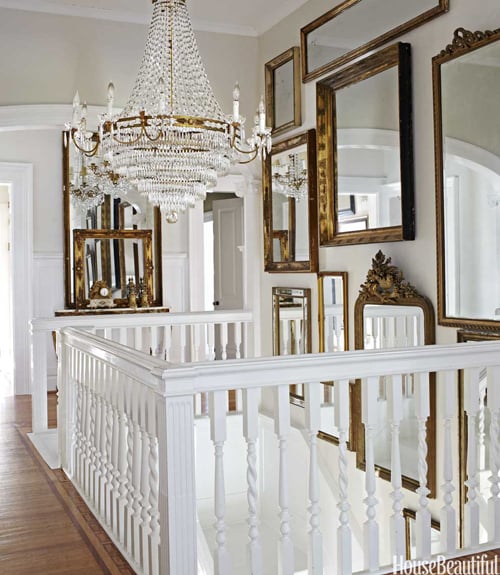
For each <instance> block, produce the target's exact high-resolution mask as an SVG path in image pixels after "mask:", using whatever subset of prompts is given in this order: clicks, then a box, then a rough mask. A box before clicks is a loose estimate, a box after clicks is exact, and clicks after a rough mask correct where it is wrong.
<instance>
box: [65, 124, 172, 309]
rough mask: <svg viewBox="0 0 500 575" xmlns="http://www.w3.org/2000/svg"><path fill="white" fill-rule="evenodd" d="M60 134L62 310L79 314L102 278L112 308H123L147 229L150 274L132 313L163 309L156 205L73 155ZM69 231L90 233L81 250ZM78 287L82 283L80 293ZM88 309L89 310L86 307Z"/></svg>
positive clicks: (138, 273) (140, 274)
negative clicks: (144, 295) (141, 304)
mask: <svg viewBox="0 0 500 575" xmlns="http://www.w3.org/2000/svg"><path fill="white" fill-rule="evenodd" d="M62 136H63V138H62V143H63V217H64V287H65V289H64V293H65V298H64V301H65V308H66V310H75V309H78V310H79V312H82V309H85V307H86V305H85V304H83V303H82V302H84V301H86V300H88V292H89V291H90V289H91V288H92V285H93V284H94V283H96V282H103V281H104V282H105V283H106V285H107V287H108V288H109V289H110V290H111V291H112V292H113V299H114V300H115V305H114V308H119V307H126V306H127V303H126V302H127V297H126V294H127V282H128V280H129V279H130V278H131V277H133V278H134V285H135V288H136V289H137V292H138V291H139V284H140V283H141V279H142V280H144V275H145V273H144V269H143V266H141V258H142V253H143V247H144V246H143V244H142V242H143V239H142V238H143V237H144V233H145V232H148V233H149V235H150V236H151V243H150V248H148V254H149V255H148V258H150V259H151V262H152V268H151V276H150V278H148V281H147V284H148V298H147V299H148V302H149V305H148V306H147V307H144V308H141V309H139V310H137V311H141V312H145V311H168V310H167V309H166V308H161V307H160V306H161V305H162V265H161V264H162V262H161V216H160V210H159V208H155V207H153V206H152V205H151V204H150V203H149V202H148V201H147V200H146V198H144V197H143V196H142V195H141V194H139V192H138V191H137V190H135V189H134V188H132V187H130V186H126V185H124V184H122V182H119V181H118V180H114V179H113V173H112V172H108V173H104V172H105V170H103V166H102V165H99V164H98V161H97V160H96V158H94V157H91V158H87V157H86V156H84V155H82V154H81V153H79V152H78V150H77V149H76V147H75V145H74V144H73V143H72V141H71V138H70V137H69V132H63V135H62ZM108 174H110V175H111V176H108ZM75 230H79V232H76V233H77V234H78V233H81V234H87V235H89V237H92V240H87V241H86V243H85V246H84V253H83V254H81V253H79V254H77V253H76V252H77V251H78V249H77V247H76V246H75V242H74V234H75ZM98 232H100V234H99V233H98ZM103 233H104V236H103ZM95 234H97V235H95ZM94 236H95V237H94ZM108 236H110V237H108ZM125 236H126V238H125ZM135 236H137V237H135ZM79 237H80V236H79ZM123 238H125V239H123ZM129 244H130V245H129ZM148 245H149V244H148ZM80 247H81V246H78V248H80ZM77 255H78V261H79V262H80V263H79V264H78V265H76V260H77V257H76V256H77ZM82 286H86V287H85V289H86V290H87V291H86V293H84V292H85V289H84V287H82ZM77 292H78V293H77ZM82 294H84V295H82ZM88 311H89V313H92V312H93V310H92V309H89V310H88ZM100 311H101V312H102V311H105V310H100ZM114 311H117V310H116V309H114ZM64 313H71V311H70V312H62V311H61V312H57V314H58V315H61V314H64Z"/></svg>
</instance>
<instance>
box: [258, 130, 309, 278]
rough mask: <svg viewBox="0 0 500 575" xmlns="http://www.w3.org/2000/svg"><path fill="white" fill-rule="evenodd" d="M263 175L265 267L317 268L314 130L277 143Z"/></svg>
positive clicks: (276, 269)
mask: <svg viewBox="0 0 500 575" xmlns="http://www.w3.org/2000/svg"><path fill="white" fill-rule="evenodd" d="M263 178H264V269H265V271H268V272H315V271H316V270H317V267H318V216H317V194H316V131H315V130H309V131H307V132H305V133H303V134H299V135H297V136H293V137H292V138H288V139H287V140H283V141H281V142H278V143H276V144H274V145H273V148H272V151H271V153H270V154H269V155H268V156H267V158H266V160H265V162H264V164H263Z"/></svg>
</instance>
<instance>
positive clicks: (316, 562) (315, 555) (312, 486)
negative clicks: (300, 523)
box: [304, 382, 323, 575]
mask: <svg viewBox="0 0 500 575" xmlns="http://www.w3.org/2000/svg"><path fill="white" fill-rule="evenodd" d="M321 387H322V386H321V383H319V382H318V383H310V384H308V385H304V397H305V410H306V429H307V433H308V434H309V501H310V507H309V514H310V518H309V524H310V526H311V529H310V531H309V573H310V574H311V575H320V574H322V573H323V540H322V536H321V531H320V529H319V513H320V509H319V472H318V431H319V426H320V422H321Z"/></svg>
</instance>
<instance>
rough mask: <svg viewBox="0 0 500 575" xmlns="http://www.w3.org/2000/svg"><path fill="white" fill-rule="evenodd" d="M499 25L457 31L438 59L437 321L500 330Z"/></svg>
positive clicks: (435, 68) (435, 79)
mask: <svg viewBox="0 0 500 575" xmlns="http://www.w3.org/2000/svg"><path fill="white" fill-rule="evenodd" d="M499 40H500V28H499V29H497V30H494V31H487V32H469V31H467V30H464V29H463V28H459V29H457V30H456V31H455V34H454V38H453V41H452V43H451V44H449V45H448V46H447V47H446V48H445V49H444V50H443V51H442V52H441V53H440V54H438V55H437V56H435V57H434V58H433V61H432V66H433V85H434V136H435V161H436V211H437V262H438V270H437V271H438V323H439V324H441V325H445V326H454V327H462V328H465V329H481V330H485V329H486V330H489V329H500V300H499V292H498V286H499V285H500V244H498V242H497V241H492V239H493V238H496V237H498V222H499V221H500V220H499V218H500V136H499V134H500V115H499V113H498V108H499V105H498V93H499V91H500V41H499Z"/></svg>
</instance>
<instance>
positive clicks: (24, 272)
mask: <svg viewBox="0 0 500 575" xmlns="http://www.w3.org/2000/svg"><path fill="white" fill-rule="evenodd" d="M0 182H2V183H6V184H9V186H10V192H11V194H10V199H11V237H12V284H11V293H12V323H13V325H12V331H13V347H12V351H13V357H14V373H13V379H14V393H15V394H16V395H20V394H26V393H30V383H29V382H30V379H31V377H30V367H31V356H30V334H29V322H30V321H31V319H32V318H33V280H32V276H33V166H32V164H24V163H7V162H0Z"/></svg>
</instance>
